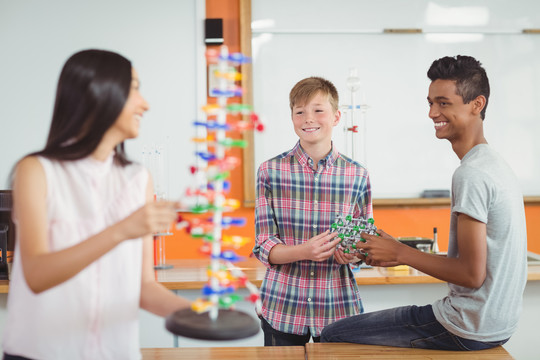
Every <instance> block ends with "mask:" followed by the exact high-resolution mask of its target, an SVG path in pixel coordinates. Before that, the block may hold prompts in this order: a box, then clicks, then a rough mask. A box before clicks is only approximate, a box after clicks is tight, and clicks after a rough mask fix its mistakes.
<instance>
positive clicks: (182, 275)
mask: <svg viewBox="0 0 540 360" xmlns="http://www.w3.org/2000/svg"><path fill="white" fill-rule="evenodd" d="M167 264H168V265H172V266H173V268H171V269H163V270H156V271H155V276H156V280H157V281H158V282H160V283H161V284H163V285H164V286H165V287H166V288H167V289H169V290H193V289H202V287H203V286H204V285H205V284H206V282H207V281H208V276H207V273H206V272H207V267H208V265H209V260H208V259H182V260H167ZM235 265H236V267H238V268H239V269H241V270H242V271H243V272H244V274H246V276H247V278H248V279H249V280H250V281H251V282H252V283H253V284H254V285H255V286H257V287H259V286H260V285H261V283H262V280H263V278H264V274H265V271H266V268H265V267H264V265H262V264H261V263H260V262H259V261H258V260H257V259H255V258H253V257H249V258H246V259H244V260H242V261H239V262H237V263H236V264H235ZM354 273H355V274H354V275H355V278H356V283H357V284H358V285H397V284H433V283H444V282H443V281H441V280H439V279H436V278H434V277H431V276H429V275H426V274H424V273H422V272H419V271H417V270H415V269H413V268H410V267H407V269H406V270H401V269H399V267H398V269H394V268H381V267H372V268H361V269H360V270H358V271H355V272H354ZM527 279H528V280H529V281H533V280H540V265H529V266H528V275H527ZM8 290H9V281H8V280H0V293H7V292H8Z"/></svg>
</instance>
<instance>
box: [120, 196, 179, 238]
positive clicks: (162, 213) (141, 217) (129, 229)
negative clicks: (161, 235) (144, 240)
mask: <svg viewBox="0 0 540 360" xmlns="http://www.w3.org/2000/svg"><path fill="white" fill-rule="evenodd" d="M177 208H178V203H176V202H172V201H152V202H148V203H146V204H145V205H143V206H142V207H140V208H139V209H137V210H136V211H134V212H133V213H132V214H131V215H129V216H128V217H126V218H125V219H124V220H122V221H120V222H118V223H117V224H116V226H118V228H119V230H120V232H121V234H122V239H123V240H126V239H137V238H140V237H143V236H146V235H151V234H154V233H157V232H159V231H165V230H166V229H168V228H169V226H170V225H171V223H172V222H173V221H175V220H176V219H177V214H176V209H177Z"/></svg>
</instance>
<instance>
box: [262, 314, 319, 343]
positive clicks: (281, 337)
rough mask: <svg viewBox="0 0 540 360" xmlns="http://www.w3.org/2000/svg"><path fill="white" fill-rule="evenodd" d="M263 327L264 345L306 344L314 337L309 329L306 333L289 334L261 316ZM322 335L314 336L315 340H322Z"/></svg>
mask: <svg viewBox="0 0 540 360" xmlns="http://www.w3.org/2000/svg"><path fill="white" fill-rule="evenodd" d="M261 328H262V330H263V332H264V346H304V345H306V344H307V343H308V342H309V339H310V338H312V336H311V334H310V332H309V330H308V333H307V334H306V335H295V334H287V333H284V332H281V331H278V330H276V329H274V328H273V327H272V326H270V324H269V323H268V322H267V321H266V320H264V319H263V318H261ZM320 341H321V337H320V336H317V337H315V336H314V337H313V342H320Z"/></svg>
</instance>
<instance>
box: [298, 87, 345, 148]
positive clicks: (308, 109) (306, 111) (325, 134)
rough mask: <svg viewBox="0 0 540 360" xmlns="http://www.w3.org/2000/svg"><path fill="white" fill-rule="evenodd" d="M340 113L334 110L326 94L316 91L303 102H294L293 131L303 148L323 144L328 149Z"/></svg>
mask: <svg viewBox="0 0 540 360" xmlns="http://www.w3.org/2000/svg"><path fill="white" fill-rule="evenodd" d="M340 117H341V113H340V111H339V110H334V109H333V108H332V105H331V104H330V101H329V100H328V95H323V94H322V93H321V92H317V93H316V94H315V95H314V96H313V97H312V98H311V99H309V100H307V102H306V103H304V104H294V106H293V108H292V121H293V126H294V131H295V132H296V135H298V137H299V138H300V145H302V147H303V148H304V149H307V148H309V147H313V146H317V147H318V146H321V145H322V146H325V147H328V149H330V147H331V143H332V129H333V127H334V126H336V125H337V124H338V123H339V119H340Z"/></svg>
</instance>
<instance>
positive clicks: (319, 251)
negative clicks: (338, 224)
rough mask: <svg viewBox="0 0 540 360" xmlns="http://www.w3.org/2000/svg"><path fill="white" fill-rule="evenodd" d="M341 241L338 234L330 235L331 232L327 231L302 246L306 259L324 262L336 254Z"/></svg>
mask: <svg viewBox="0 0 540 360" xmlns="http://www.w3.org/2000/svg"><path fill="white" fill-rule="evenodd" d="M340 241H341V239H340V238H339V237H336V233H330V230H326V231H325V232H323V233H322V234H319V235H316V236H314V237H312V238H311V239H309V240H308V241H306V242H305V243H304V244H302V246H303V247H304V255H305V258H306V259H307V260H312V261H324V260H326V259H328V258H329V257H330V256H332V255H333V254H334V252H335V251H336V246H337V244H339V242H340Z"/></svg>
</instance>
